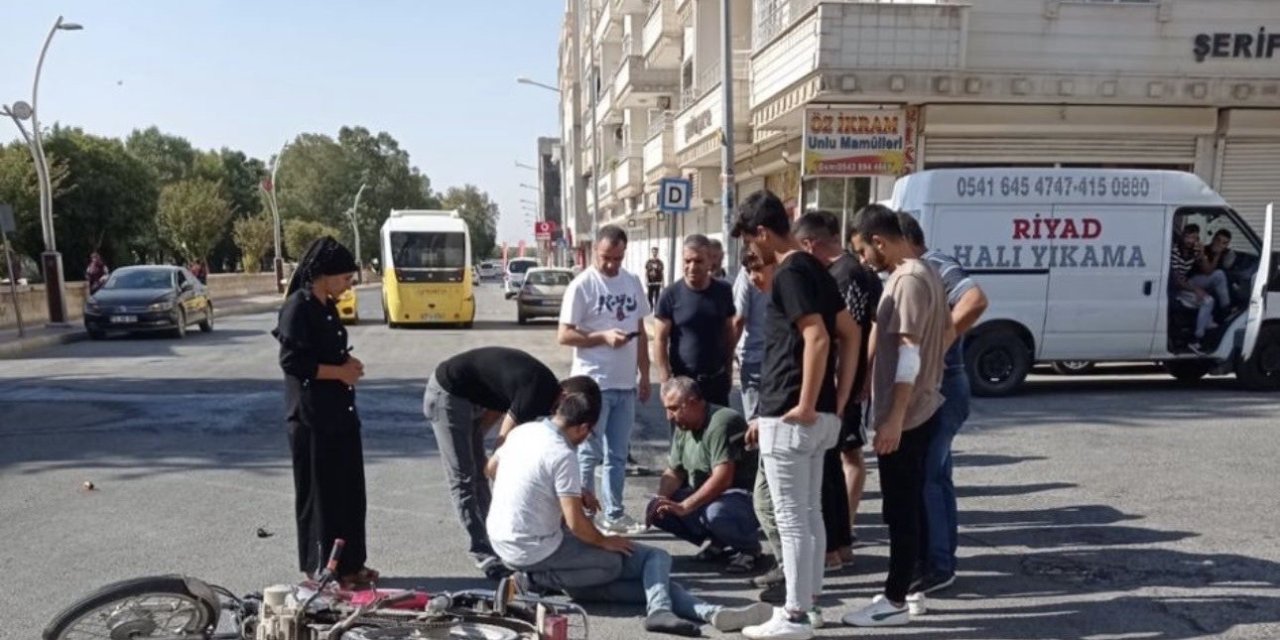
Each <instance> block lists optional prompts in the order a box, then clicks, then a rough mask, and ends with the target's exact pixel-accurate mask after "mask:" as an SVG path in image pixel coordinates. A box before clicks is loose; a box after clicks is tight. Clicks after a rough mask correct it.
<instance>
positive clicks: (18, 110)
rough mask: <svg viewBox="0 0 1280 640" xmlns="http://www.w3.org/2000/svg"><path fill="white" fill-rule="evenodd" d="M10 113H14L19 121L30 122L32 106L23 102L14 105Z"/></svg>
mask: <svg viewBox="0 0 1280 640" xmlns="http://www.w3.org/2000/svg"><path fill="white" fill-rule="evenodd" d="M9 111H11V112H12V113H13V117H15V118H17V119H19V120H30V119H31V114H32V113H33V111H32V110H31V105H29V104H27V103H25V102H23V101H21V100H19V101H17V102H15V103H13V106H12V107H10V108H9Z"/></svg>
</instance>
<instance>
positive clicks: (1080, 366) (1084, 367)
mask: <svg viewBox="0 0 1280 640" xmlns="http://www.w3.org/2000/svg"><path fill="white" fill-rule="evenodd" d="M1093 365H1094V363H1093V361H1091V360H1057V361H1055V362H1054V363H1053V364H1052V365H1050V368H1052V369H1053V372H1054V373H1056V374H1058V375H1060V376H1079V375H1084V374H1086V373H1089V372H1090V371H1093Z"/></svg>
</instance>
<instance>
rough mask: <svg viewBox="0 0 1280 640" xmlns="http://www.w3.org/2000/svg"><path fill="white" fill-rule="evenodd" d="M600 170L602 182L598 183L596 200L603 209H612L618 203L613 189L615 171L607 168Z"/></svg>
mask: <svg viewBox="0 0 1280 640" xmlns="http://www.w3.org/2000/svg"><path fill="white" fill-rule="evenodd" d="M600 169H601V170H600V180H599V182H597V183H596V199H597V200H598V201H599V203H600V206H601V207H612V206H613V205H614V204H615V203H616V202H617V201H618V198H617V195H616V194H615V193H614V188H613V176H614V171H612V170H610V169H608V168H607V167H601V168H600Z"/></svg>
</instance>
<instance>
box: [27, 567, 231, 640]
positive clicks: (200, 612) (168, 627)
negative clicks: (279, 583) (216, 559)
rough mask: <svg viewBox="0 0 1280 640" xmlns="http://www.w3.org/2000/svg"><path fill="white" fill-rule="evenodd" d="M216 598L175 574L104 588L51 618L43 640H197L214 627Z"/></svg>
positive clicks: (202, 585) (192, 580)
mask: <svg viewBox="0 0 1280 640" xmlns="http://www.w3.org/2000/svg"><path fill="white" fill-rule="evenodd" d="M218 612H219V603H218V600H217V596H215V595H214V594H213V591H212V590H210V589H209V588H208V586H206V585H205V584H204V583H202V582H200V581H198V580H195V579H193V578H187V577H184V576H178V575H169V576H148V577H145V578H134V579H132V580H125V581H122V582H116V583H113V584H109V585H107V586H105V587H102V588H101V589H98V590H97V591H95V592H93V593H91V594H89V595H87V596H85V597H83V598H81V599H80V600H79V601H77V602H76V603H75V604H72V605H71V606H69V607H67V608H66V609H63V610H62V612H61V613H59V614H58V615H56V616H54V618H53V620H52V621H50V622H49V624H48V626H46V627H45V628H44V633H43V634H42V635H41V637H42V638H43V640H89V639H94V640H143V639H145V638H173V637H187V636H190V637H191V638H199V637H202V634H203V632H204V631H205V630H206V629H211V628H215V627H216V626H217V624H218Z"/></svg>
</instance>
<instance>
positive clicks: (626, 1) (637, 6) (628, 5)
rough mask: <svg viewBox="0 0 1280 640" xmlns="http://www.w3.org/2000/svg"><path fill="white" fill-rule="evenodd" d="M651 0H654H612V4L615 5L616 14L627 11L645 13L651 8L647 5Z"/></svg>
mask: <svg viewBox="0 0 1280 640" xmlns="http://www.w3.org/2000/svg"><path fill="white" fill-rule="evenodd" d="M651 1H652V0H611V2H610V4H612V5H613V12H614V13H615V14H617V15H623V14H627V13H643V12H645V11H647V10H648V9H649V8H648V6H647V5H648V4H649V2H651Z"/></svg>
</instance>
